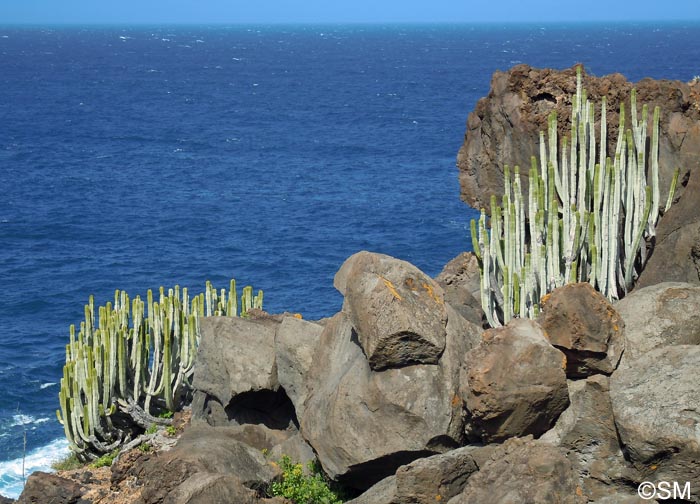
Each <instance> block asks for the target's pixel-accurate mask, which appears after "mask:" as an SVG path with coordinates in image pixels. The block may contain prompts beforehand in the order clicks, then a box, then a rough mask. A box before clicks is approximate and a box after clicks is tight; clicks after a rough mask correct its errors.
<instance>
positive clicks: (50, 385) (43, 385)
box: [39, 382, 56, 390]
mask: <svg viewBox="0 0 700 504" xmlns="http://www.w3.org/2000/svg"><path fill="white" fill-rule="evenodd" d="M53 385H56V382H47V383H42V384H41V385H39V388H40V389H41V390H44V389H45V388H49V387H52V386H53Z"/></svg>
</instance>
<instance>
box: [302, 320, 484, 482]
mask: <svg viewBox="0 0 700 504" xmlns="http://www.w3.org/2000/svg"><path fill="white" fill-rule="evenodd" d="M446 311H447V312H449V313H450V315H449V317H450V321H451V322H449V323H448V329H447V330H446V335H447V338H446V344H445V350H444V352H443V353H442V356H441V358H440V361H439V363H438V364H437V365H428V364H416V365H412V366H404V367H401V368H390V369H384V370H383V371H374V370H372V368H371V367H370V365H369V362H368V360H367V357H366V356H365V354H364V352H363V350H362V347H361V346H360V344H359V341H358V335H357V333H356V332H355V330H354V328H353V325H352V323H351V321H350V317H349V316H348V315H347V314H346V313H345V312H340V313H338V314H336V315H335V316H334V317H333V318H332V319H331V320H330V321H329V322H328V323H327V324H326V326H325V328H324V330H323V333H322V334H321V340H320V343H319V346H318V350H317V352H316V354H315V355H314V362H315V363H318V365H316V366H314V367H313V368H312V370H311V372H310V377H309V383H310V390H311V392H310V395H309V396H308V398H307V400H306V404H305V408H304V415H303V417H302V418H301V432H302V434H303V436H304V438H305V439H306V440H307V441H308V442H309V443H310V444H311V446H312V447H313V448H314V450H315V452H316V453H317V455H318V458H319V461H320V462H321V464H322V465H323V468H324V469H325V470H326V472H327V473H328V474H329V475H330V476H331V477H332V478H334V479H338V480H342V481H343V482H345V483H347V484H348V485H350V486H355V487H357V488H359V489H363V490H364V489H367V488H369V487H370V486H372V485H373V484H374V483H376V482H378V481H379V480H381V479H383V478H384V477H386V476H389V475H391V474H393V473H394V472H395V470H396V469H397V468H398V467H399V466H401V465H403V464H406V463H408V462H411V461H412V460H414V459H416V458H419V457H422V456H425V455H430V454H432V453H436V452H441V451H444V450H446V449H447V448H450V447H455V446H457V445H458V444H459V443H460V442H461V441H462V435H463V434H462V432H463V421H462V404H461V401H460V399H459V395H458V380H459V367H460V362H461V359H462V358H463V356H464V354H465V353H466V352H467V351H468V350H469V349H470V348H471V346H472V345H473V344H474V343H475V340H476V339H477V338H478V333H479V328H477V327H475V326H473V325H472V324H469V323H468V322H467V321H465V320H463V319H462V318H461V317H460V316H459V315H458V314H457V313H456V312H455V311H454V310H451V309H449V310H446Z"/></svg>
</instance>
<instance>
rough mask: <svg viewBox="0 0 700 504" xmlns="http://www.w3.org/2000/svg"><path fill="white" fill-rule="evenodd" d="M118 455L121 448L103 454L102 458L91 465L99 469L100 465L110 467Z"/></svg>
mask: <svg viewBox="0 0 700 504" xmlns="http://www.w3.org/2000/svg"><path fill="white" fill-rule="evenodd" d="M117 455H119V450H114V451H113V452H111V453H107V454H105V455H102V456H101V457H100V458H98V459H97V460H95V461H94V462H93V463H92V464H90V467H93V468H95V469H99V468H100V467H110V466H111V465H112V462H114V459H115V458H117Z"/></svg>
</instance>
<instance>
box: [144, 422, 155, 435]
mask: <svg viewBox="0 0 700 504" xmlns="http://www.w3.org/2000/svg"><path fill="white" fill-rule="evenodd" d="M156 432H158V426H157V425H156V424H151V426H150V427H149V428H148V429H146V434H155V433H156Z"/></svg>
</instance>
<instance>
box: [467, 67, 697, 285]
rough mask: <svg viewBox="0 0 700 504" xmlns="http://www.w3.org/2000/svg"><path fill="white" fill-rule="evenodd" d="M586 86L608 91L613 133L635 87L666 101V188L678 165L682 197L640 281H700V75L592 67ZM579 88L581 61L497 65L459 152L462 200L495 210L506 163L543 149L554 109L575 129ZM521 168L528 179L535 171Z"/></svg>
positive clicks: (563, 129) (662, 157) (566, 127)
mask: <svg viewBox="0 0 700 504" xmlns="http://www.w3.org/2000/svg"><path fill="white" fill-rule="evenodd" d="M583 85H584V87H585V88H586V89H587V91H588V97H589V98H590V99H591V100H592V101H593V102H595V103H600V100H601V98H602V97H603V96H606V97H607V103H608V105H607V109H608V121H607V124H608V132H609V134H612V135H616V130H615V128H616V125H617V122H618V120H617V112H616V111H618V110H619V106H620V103H621V102H625V103H629V95H630V91H631V89H632V87H633V86H634V87H635V88H636V89H637V102H638V103H640V104H642V103H648V104H649V106H650V109H651V108H653V107H654V106H656V105H659V106H660V107H661V111H662V116H661V122H660V126H661V131H660V141H659V165H660V181H661V182H660V186H661V193H662V194H667V193H668V189H669V187H670V184H671V179H672V176H673V172H674V170H675V169H676V168H677V167H680V168H681V178H680V182H679V187H678V190H677V199H679V201H678V202H677V203H676V204H674V206H672V207H671V209H670V210H669V211H668V213H667V214H666V215H665V216H664V217H663V218H662V219H661V221H660V222H659V224H658V226H657V230H656V239H655V246H654V253H653V255H652V256H651V258H650V260H649V263H648V264H647V266H646V268H645V270H644V273H643V274H642V275H641V278H640V279H639V285H640V286H647V285H653V284H655V283H659V282H663V281H681V282H692V283H700V214H698V212H697V209H696V206H697V201H699V200H700V82H694V83H692V84H686V83H682V82H679V81H668V80H653V79H643V80H641V81H639V82H637V83H635V84H632V83H631V82H629V81H627V80H626V79H625V78H624V77H623V76H622V75H620V74H612V75H606V76H603V77H594V76H591V75H588V74H585V73H584V78H583ZM575 91H576V70H575V68H571V69H567V70H562V71H558V70H551V69H536V68H532V67H530V66H528V65H517V66H515V67H513V68H512V69H510V70H509V71H507V72H496V73H495V74H494V75H493V78H492V80H491V89H490V91H489V94H488V96H486V97H484V98H482V99H480V100H479V102H478V103H477V105H476V109H475V110H474V111H473V112H472V113H470V114H469V118H468V119H467V128H466V133H465V139H464V144H463V145H462V147H461V149H460V150H459V154H458V156H457V166H458V168H459V173H460V185H461V194H462V199H463V200H464V201H465V202H467V203H468V204H469V205H470V206H472V207H474V208H485V209H486V210H487V211H488V209H489V198H490V197H491V195H492V194H496V195H500V194H502V193H503V167H504V166H505V165H510V166H514V165H520V166H521V167H522V166H524V167H528V166H529V165H530V157H531V156H532V155H535V156H537V155H538V149H539V138H538V135H539V131H540V130H543V129H546V125H547V116H548V115H549V113H550V112H551V111H553V110H556V112H557V114H558V126H559V137H560V138H563V137H564V136H566V135H569V134H570V127H571V126H570V121H571V118H570V117H569V114H570V105H571V97H572V96H574V94H575ZM628 108H629V107H628ZM521 171H523V172H524V173H523V175H524V177H523V182H524V185H525V186H527V170H521Z"/></svg>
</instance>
